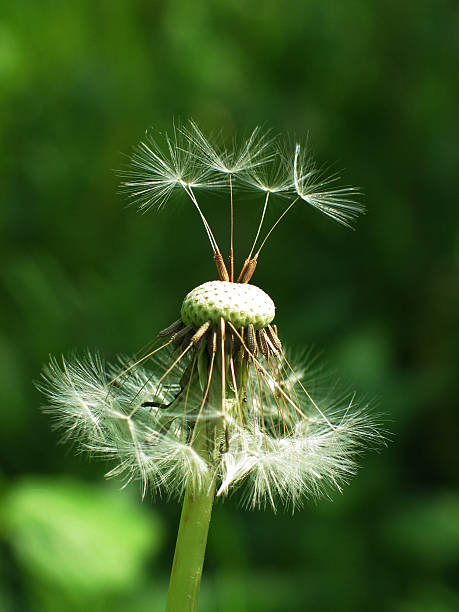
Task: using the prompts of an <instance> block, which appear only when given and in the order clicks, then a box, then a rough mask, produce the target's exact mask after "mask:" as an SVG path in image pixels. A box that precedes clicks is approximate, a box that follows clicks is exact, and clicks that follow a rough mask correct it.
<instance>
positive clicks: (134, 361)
mask: <svg viewBox="0 0 459 612" xmlns="http://www.w3.org/2000/svg"><path fill="white" fill-rule="evenodd" d="M286 151H287V149H286V148H285V147H284V148H282V147H281V146H280V145H279V144H278V141H277V140H276V139H275V138H273V137H272V136H271V135H270V134H269V133H268V132H265V131H263V130H261V129H260V128H255V129H254V130H253V131H252V132H251V133H250V134H249V136H248V138H247V139H246V140H235V142H234V143H233V145H232V146H228V145H227V144H225V143H224V141H223V140H222V139H221V137H219V136H211V137H207V136H205V135H204V134H203V132H202V131H201V129H200V128H199V127H198V125H197V124H196V123H195V122H193V121H190V122H189V123H188V124H185V125H177V126H174V129H173V130H172V132H171V134H165V135H164V136H163V139H162V143H159V142H158V140H157V139H156V138H153V136H152V134H149V135H147V137H146V138H145V140H144V141H143V142H141V143H140V144H139V145H138V146H137V147H136V148H135V150H134V153H133V156H132V162H131V168H130V170H129V171H127V172H126V174H125V179H126V180H125V182H124V187H125V188H126V189H127V190H128V192H129V196H130V198H131V200H132V201H133V202H136V203H137V204H138V205H139V207H140V208H141V209H142V210H146V209H148V208H152V207H155V208H160V207H162V206H163V205H164V204H165V203H166V202H167V200H168V199H169V198H170V197H171V195H172V193H173V192H174V191H178V192H182V193H185V194H186V197H187V198H188V201H189V202H191V204H192V206H193V207H194V209H195V211H196V212H197V213H198V214H199V216H200V218H201V221H202V223H203V226H204V229H205V232H206V234H207V237H208V240H209V242H210V245H211V247H212V251H213V257H214V261H215V264H216V269H217V276H218V280H214V281H208V282H206V283H204V284H202V285H200V286H198V287H196V288H195V289H193V290H192V291H190V292H189V293H188V294H187V295H186V297H185V299H184V301H183V304H182V307H181V309H180V316H179V318H178V319H177V320H176V321H175V322H174V323H172V324H171V325H169V326H168V327H167V328H166V329H164V330H162V331H160V332H159V333H158V335H157V336H156V338H155V339H154V340H153V341H151V342H150V343H148V344H147V345H146V346H145V347H144V348H143V349H142V350H140V351H139V352H138V353H137V354H136V355H134V356H132V357H120V358H119V359H118V361H117V362H116V363H114V364H109V363H106V362H105V361H104V360H103V359H102V358H101V357H99V356H98V355H91V354H87V355H83V356H82V357H78V356H77V355H74V356H71V357H70V358H68V359H65V358H63V359H62V360H61V361H60V362H59V361H58V360H56V359H51V361H50V363H49V365H48V366H47V367H46V368H45V369H44V371H43V380H42V383H41V384H40V385H39V386H40V389H41V390H42V391H43V392H44V394H45V396H46V398H47V405H46V406H45V408H44V410H45V411H46V412H48V413H50V414H51V416H52V419H53V424H54V426H55V427H56V429H58V430H60V431H61V433H62V435H63V439H64V440H72V441H73V442H74V444H75V445H76V446H77V448H78V449H79V450H81V451H86V452H89V453H90V454H92V455H93V456H96V457H100V458H103V459H105V460H106V461H108V462H110V465H111V467H110V469H109V471H108V473H107V477H109V478H110V477H117V478H121V479H122V480H123V481H124V483H125V484H128V483H130V482H132V481H137V482H139V483H140V489H141V494H142V495H145V494H146V493H147V491H150V492H151V493H153V494H156V495H163V496H165V497H166V498H182V497H183V495H184V493H185V491H191V492H192V493H198V492H203V491H207V492H208V491H215V493H216V495H217V497H219V498H221V499H224V498H225V497H227V496H229V495H232V494H233V493H236V492H237V494H238V495H239V496H240V499H241V502H242V503H243V505H244V506H246V507H248V508H256V507H264V506H270V507H271V508H273V509H274V510H276V509H277V508H278V507H280V506H283V507H287V508H290V509H294V508H297V507H301V505H302V503H303V502H304V500H305V499H308V498H315V497H318V496H320V495H329V494H331V493H330V492H331V491H332V490H338V491H339V490H341V487H342V486H343V484H344V483H346V482H347V481H348V479H349V478H350V477H351V476H352V475H353V474H354V473H355V471H356V465H357V461H356V460H357V458H358V456H359V454H360V453H361V451H362V449H363V448H364V447H365V446H366V445H375V444H379V443H381V441H383V440H382V436H381V434H380V433H379V426H378V423H377V422H376V421H375V420H374V418H373V417H372V416H371V412H370V411H369V410H368V406H367V405H366V404H360V403H359V402H358V400H357V399H356V397H355V395H354V394H346V393H343V392H341V391H339V385H337V384H335V383H334V382H330V381H329V379H328V378H327V377H325V376H324V375H323V373H322V369H321V367H320V366H319V365H318V362H317V360H316V359H315V358H314V357H313V356H312V355H311V354H309V353H308V352H307V353H306V354H305V356H304V357H303V359H302V360H301V361H300V362H299V364H298V365H297V366H295V367H294V366H292V365H291V363H290V361H291V359H290V357H289V352H288V351H286V350H285V348H284V346H283V344H282V342H281V340H280V339H279V335H278V331H277V326H276V325H275V324H274V316H275V306H274V302H273V301H272V300H271V298H270V297H269V295H268V294H267V293H265V292H264V291H263V290H262V289H260V288H259V287H257V286H255V285H252V284H250V283H249V281H250V280H251V278H252V276H253V274H254V272H255V269H256V266H257V263H258V260H259V256H260V252H261V250H262V249H263V247H264V245H265V244H266V241H267V240H268V238H269V237H270V236H271V234H272V232H273V230H274V229H275V228H276V226H277V225H278V223H279V222H280V221H281V220H282V219H283V218H284V216H285V215H286V214H287V213H288V211H289V210H290V209H291V208H292V207H293V205H295V203H296V202H297V201H300V200H303V201H305V202H307V203H308V204H310V205H311V206H313V207H315V208H317V209H318V210H319V211H320V212H323V213H324V214H326V215H327V216H329V217H331V218H332V219H334V220H335V221H338V222H339V223H341V224H343V225H347V226H350V225H351V223H352V222H353V221H354V220H355V218H356V216H357V215H358V214H359V213H360V212H362V211H363V207H362V206H361V205H360V204H358V203H356V202H355V201H354V199H353V196H354V195H355V194H356V193H357V192H356V190H355V189H354V188H352V187H337V186H336V181H337V180H338V177H337V176H336V175H333V174H332V175H331V176H327V173H326V172H325V171H324V170H320V169H319V168H318V167H317V166H316V164H315V163H314V162H313V160H312V158H311V156H310V155H309V152H308V151H307V150H306V148H305V147H304V146H303V145H296V146H295V147H294V151H293V152H292V151H290V153H288V152H286ZM237 184H240V185H242V186H245V187H246V188H247V187H248V188H249V189H253V190H254V191H255V192H257V193H260V192H261V194H262V195H261V197H262V202H261V215H260V221H259V223H258V227H257V229H256V231H255V238H254V240H253V243H252V247H251V249H250V251H249V254H248V256H247V257H246V258H245V261H244V264H243V266H242V269H241V271H240V274H239V276H237V274H235V271H234V261H235V259H234V251H233V247H234V211H235V206H234V204H235V194H236V191H235V190H234V189H235V186H236V185H237ZM222 188H225V189H226V188H228V189H229V202H230V215H229V216H230V231H229V237H230V240H229V244H230V249H229V257H228V259H227V260H226V261H228V266H227V265H226V263H225V258H224V256H223V255H222V253H221V251H220V248H219V245H218V242H217V239H216V237H215V235H214V233H213V231H212V229H211V227H210V224H209V223H208V221H207V218H206V217H205V214H204V212H203V209H202V208H201V205H200V203H199V201H198V198H197V195H196V192H197V191H199V190H200V189H210V190H213V189H222ZM271 195H273V196H274V195H282V196H285V197H287V198H290V201H289V202H288V203H287V205H286V207H285V209H284V211H283V212H282V213H281V214H280V216H279V217H278V219H277V221H276V222H275V223H274V224H273V225H272V226H271V228H270V229H269V230H268V231H266V229H264V221H265V214H266V212H267V209H268V206H270V196H271ZM238 197H239V195H238Z"/></svg>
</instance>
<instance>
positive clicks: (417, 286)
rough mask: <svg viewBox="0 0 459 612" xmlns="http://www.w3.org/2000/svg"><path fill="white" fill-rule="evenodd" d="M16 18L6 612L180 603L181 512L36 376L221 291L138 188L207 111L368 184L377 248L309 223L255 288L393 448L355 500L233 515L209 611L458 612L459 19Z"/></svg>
mask: <svg viewBox="0 0 459 612" xmlns="http://www.w3.org/2000/svg"><path fill="white" fill-rule="evenodd" d="M0 6H1V11H0V172H1V182H0V184H1V193H0V206H1V214H0V231H1V244H0V254H1V260H0V261H1V266H0V283H1V284H0V290H1V305H0V308H1V311H0V362H1V367H0V396H1V427H0V455H1V460H2V463H1V471H0V553H1V556H0V610H2V611H5V612H10V611H23V610H24V611H44V612H48V611H49V612H59V611H61V610H71V611H72V610H76V611H78V610H95V611H99V610H100V611H105V610H110V611H111V612H118V611H119V612H124V611H128V610H129V611H131V610H135V611H143V610H145V611H146V610H149V611H150V610H153V611H156V610H158V611H159V610H162V607H163V605H164V600H165V593H166V589H167V579H168V572H169V567H170V563H171V559H172V554H173V545H174V539H175V532H176V527H177V523H178V518H179V508H178V507H177V506H176V505H174V504H167V503H165V502H161V501H159V500H146V501H144V502H143V503H142V502H141V501H140V498H139V491H138V490H137V488H136V487H135V486H133V487H131V488H128V489H127V490H124V491H120V490H119V483H116V482H115V483H114V482H111V483H107V482H105V481H104V479H103V474H104V471H105V469H106V467H107V466H104V465H102V464H98V463H92V462H90V461H88V460H87V459H86V458H84V457H81V456H80V457H79V456H75V455H74V453H73V451H72V450H71V449H69V448H68V447H67V446H65V445H58V444H57V436H56V434H55V433H54V432H52V431H51V429H50V423H49V420H48V418H47V417H46V416H45V415H43V414H42V413H41V412H40V410H39V406H40V404H41V401H42V399H41V397H40V395H39V393H38V392H37V391H36V390H35V388H34V385H33V381H34V380H37V379H38V378H39V375H40V370H41V367H42V364H43V363H44V362H46V361H47V359H48V356H49V354H52V355H59V354H61V353H64V354H67V353H69V352H71V351H72V350H73V349H79V350H85V349H86V348H88V347H89V348H92V349H95V348H98V349H99V350H100V351H101V352H102V353H103V354H104V355H106V356H107V358H113V357H114V355H115V354H116V353H119V352H124V353H132V352H134V351H135V350H136V349H137V348H138V347H140V346H141V345H143V344H144V343H145V342H146V341H147V340H149V339H150V338H151V337H152V336H153V335H154V334H155V333H156V332H157V331H158V330H159V329H161V328H163V327H165V326H166V325H167V324H168V323H169V322H170V321H172V320H174V319H175V318H176V316H177V313H178V309H179V305H180V303H181V300H182V299H183V296H184V294H185V293H186V292H187V291H189V290H190V289H191V288H192V287H194V286H195V285H197V284H199V283H201V282H204V281H205V280H209V279H211V278H214V270H213V265H212V262H211V258H210V257H209V249H208V245H207V244H206V241H205V239H204V236H203V233H202V230H201V228H200V226H199V221H198V219H197V217H196V216H195V215H194V212H193V211H192V209H191V207H190V206H187V205H185V204H182V205H174V204H173V205H172V206H171V207H170V208H169V209H168V210H165V211H164V212H163V213H159V214H148V215H140V214H137V213H136V211H135V210H133V209H126V207H125V204H126V201H125V199H123V197H122V196H120V195H119V193H118V178H117V176H116V174H115V172H114V169H116V168H120V167H121V166H122V165H123V163H124V158H123V154H129V152H130V148H131V146H132V145H133V144H134V143H136V142H137V141H138V140H139V139H141V138H142V136H143V134H144V131H145V129H146V128H147V127H149V126H154V127H156V128H158V129H164V128H166V129H167V128H170V126H171V124H172V120H173V118H183V119H186V118H188V117H189V116H192V117H194V118H195V119H196V120H197V121H199V123H200V124H201V126H202V127H203V128H204V129H206V130H207V129H213V128H220V127H223V128H224V129H225V131H226V132H227V133H228V134H232V133H233V131H235V130H238V131H239V130H244V129H250V128H252V127H253V126H254V125H257V124H260V123H261V124H263V125H265V126H267V127H271V128H273V129H274V130H275V131H279V132H289V133H291V132H295V133H296V134H300V135H304V134H306V133H309V137H310V141H311V143H312V145H313V148H314V151H315V153H316V156H317V158H318V159H319V160H321V161H323V162H326V161H336V162H337V165H338V167H339V168H344V169H345V170H344V171H343V177H344V178H343V180H344V181H345V182H348V183H351V184H358V185H361V186H362V188H363V189H364V192H365V201H366V204H367V206H368V214H367V215H366V216H365V217H364V218H363V219H362V220H361V221H360V223H359V225H358V231H356V232H349V231H346V230H344V229H343V228H341V227H339V226H337V225H335V224H333V223H331V222H330V221H329V220H328V219H327V218H325V217H321V216H320V215H319V214H317V213H315V211H313V210H308V209H306V207H301V206H298V208H297V210H295V212H294V213H293V214H292V217H291V218H290V219H289V221H286V222H285V223H283V224H282V225H281V226H279V230H278V232H277V235H276V236H275V238H274V239H273V240H272V241H271V244H270V246H269V247H267V248H266V251H265V253H264V257H263V260H262V264H260V265H259V268H258V270H257V272H256V277H255V278H254V282H256V284H258V285H260V286H262V287H263V288H265V289H266V290H267V291H268V292H269V293H270V294H271V295H272V297H273V298H274V300H275V301H276V303H277V308H278V310H277V312H278V314H277V322H278V325H279V327H280V330H281V336H282V338H283V339H284V341H285V342H287V343H288V344H289V345H291V346H292V347H293V348H295V349H297V350H301V349H302V347H304V346H308V345H314V346H315V347H317V348H318V349H319V350H323V353H324V355H325V356H326V358H327V360H328V361H329V362H330V363H332V364H333V365H334V366H335V367H337V368H338V370H339V371H340V372H341V373H342V377H343V379H345V380H348V381H350V382H351V384H352V386H353V387H354V388H355V389H357V390H358V391H359V392H360V393H362V394H364V395H367V396H371V397H375V398H377V401H378V403H379V405H380V410H381V411H382V412H384V414H385V418H386V426H387V427H388V429H390V431H391V432H392V435H391V440H390V442H389V444H388V447H387V448H386V449H383V450H382V451H381V452H380V453H379V454H369V455H367V456H366V457H365V458H364V459H363V460H362V469H361V471H360V473H359V475H358V477H357V478H356V479H355V480H354V481H353V482H352V484H351V485H350V486H349V487H347V488H346V489H345V490H344V493H343V494H342V495H336V496H335V497H334V499H333V501H331V502H330V501H323V502H320V503H313V504H309V505H307V506H306V507H305V509H304V510H302V511H300V512H298V513H297V514H295V515H294V516H293V517H292V516H290V515H288V514H282V513H281V514H278V515H277V516H274V515H273V514H272V513H271V512H268V511H266V512H263V511H257V512H246V511H243V510H241V509H240V508H239V507H238V505H237V503H236V502H233V501H229V502H227V503H225V504H217V505H216V507H215V512H214V516H213V522H212V525H211V530H210V537H209V545H208V555H207V561H206V567H205V576H204V579H203V584H202V593H201V599H200V609H201V610H202V611H203V612H206V611H208V612H214V611H218V612H257V611H263V612H270V611H272V612H276V611H279V610H288V611H304V610H320V611H328V610H330V611H336V610H353V611H360V610H362V611H364V610H394V611H396V612H449V611H453V610H458V609H459V593H458V591H457V590H456V589H455V586H457V585H455V578H457V576H458V575H459V492H458V488H457V485H458V473H459V469H458V468H459V465H458V435H457V433H458V408H459V406H458V401H457V391H458V385H457V375H458V374H457V370H458V352H459V349H458V346H459V334H458V318H457V317H458V309H459V289H458V288H459V283H458V272H459V206H458V196H457V194H458V187H457V173H458V167H459V153H458V142H459V122H458V108H459V95H458V94H459V79H458V74H459V61H458V59H459V36H458V32H459V6H458V4H457V2H455V1H454V0H440V1H438V2H429V1H428V0H405V1H404V2H399V1H398V0H397V1H396V0H388V1H386V2H384V3H376V2H368V1H367V0H350V1H347V2H331V1H330V0H310V1H304V0H293V1H290V2H284V3H281V2H278V1H275V0H266V1H265V2H263V3H250V2H238V1H237V0H216V1H215V2H208V1H205V0H194V1H193V2H190V1H189V0H171V1H166V0H164V1H163V2H160V1H159V2H148V1H146V0H129V1H128V0H122V1H120V2H109V1H107V0H105V1H100V2H94V1H93V0H80V1H79V2H72V3H62V2H57V1H52V0H40V1H26V0H16V1H14V2H11V1H9V2H8V1H3V2H0ZM216 204H218V206H215V207H212V211H211V215H212V218H213V220H214V222H215V226H216V232H217V234H218V233H219V232H220V234H221V235H225V233H226V231H227V222H228V219H227V211H226V209H223V208H222V207H221V206H220V205H219V204H220V203H219V202H216ZM239 212H240V215H241V216H240V217H239V219H240V221H239V224H238V226H237V232H238V237H239V239H240V244H242V245H244V246H245V245H246V244H247V243H248V239H249V236H251V235H253V229H252V228H253V223H254V222H255V221H254V220H255V213H256V203H255V202H254V203H253V205H252V203H251V204H250V206H247V207H245V208H242V207H241V208H240V209H239ZM243 254H244V253H242V252H240V254H239V256H240V257H242V255H243Z"/></svg>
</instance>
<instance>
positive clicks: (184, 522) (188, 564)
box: [166, 432, 215, 612]
mask: <svg viewBox="0 0 459 612" xmlns="http://www.w3.org/2000/svg"><path fill="white" fill-rule="evenodd" d="M199 447H200V448H199ZM195 450H197V451H198V450H200V451H201V454H202V453H203V452H204V453H207V452H208V450H207V440H206V438H205V436H204V434H203V432H200V435H198V436H197V437H196V441H195ZM214 499H215V478H212V481H211V482H210V483H209V485H208V486H207V487H206V488H204V489H203V490H200V491H198V492H197V491H196V490H195V489H194V488H193V486H192V485H191V486H189V487H188V489H187V491H186V493H185V500H184V502H183V508H182V515H181V517H180V526H179V531H178V535H177V543H176V545H175V554H174V561H173V564H172V571H171V577H170V582H169V592H168V595H167V606H166V612H194V611H195V610H196V606H197V601H198V594H199V587H200V584H201V575H202V567H203V564H204V555H205V551H206V545H207V534H208V531H209V523H210V517H211V515H212V506H213V503H214Z"/></svg>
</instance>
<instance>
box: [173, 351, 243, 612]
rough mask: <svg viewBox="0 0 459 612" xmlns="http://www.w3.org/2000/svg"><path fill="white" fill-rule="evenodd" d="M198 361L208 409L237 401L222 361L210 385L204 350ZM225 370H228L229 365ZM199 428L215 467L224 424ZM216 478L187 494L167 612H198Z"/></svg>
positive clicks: (198, 440) (197, 446) (200, 443)
mask: <svg viewBox="0 0 459 612" xmlns="http://www.w3.org/2000/svg"><path fill="white" fill-rule="evenodd" d="M198 359H200V361H198V380H197V381H196V384H199V385H200V387H199V388H200V389H201V392H203V393H204V390H205V389H206V387H207V386H209V389H208V398H207V401H206V406H207V403H209V404H210V405H214V406H220V405H221V404H223V403H224V402H225V398H226V399H228V398H229V399H234V395H235V394H234V390H233V389H232V388H231V386H227V384H228V379H227V378H225V380H226V384H225V386H226V389H224V390H223V389H222V385H221V360H220V367H218V366H216V367H215V369H214V371H213V374H214V375H213V377H212V380H211V382H210V383H209V382H208V376H210V372H209V370H208V368H209V363H208V361H207V356H206V354H205V353H204V350H202V351H201V353H200V354H199V356H198ZM224 363H225V362H224ZM225 369H227V364H226V363H225ZM238 370H239V368H238ZM238 375H239V372H238ZM192 384H194V383H193V381H190V385H192ZM222 395H223V399H222ZM195 427H196V430H195V431H196V437H195V439H194V442H193V448H194V450H195V451H196V452H197V453H198V454H199V455H200V456H201V457H202V458H203V459H204V460H205V461H206V463H208V464H210V465H212V457H213V455H214V453H215V449H216V448H219V446H220V444H222V443H223V438H222V436H223V422H220V419H217V420H216V421H214V422H212V421H210V420H207V421H206V419H205V418H203V419H202V420H201V419H198V422H197V423H196V426H195ZM215 478H216V475H213V476H212V477H211V480H209V482H208V483H207V486H204V487H202V489H201V490H198V491H196V487H195V486H194V485H193V483H191V484H190V485H189V486H188V487H187V490H186V492H185V499H184V502H183V508H182V515H181V517H180V526H179V531H178V535H177V542H176V545H175V553H174V561H173V564H172V571H171V577H170V582H169V591H168V594H167V605H166V612H195V610H196V607H197V601H198V594H199V587H200V584H201V575H202V567H203V564H204V555H205V551H206V544H207V534H208V532H209V523H210V517H211V515H212V506H213V503H214V499H215Z"/></svg>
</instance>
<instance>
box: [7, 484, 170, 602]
mask: <svg viewBox="0 0 459 612" xmlns="http://www.w3.org/2000/svg"><path fill="white" fill-rule="evenodd" d="M2 515H3V516H2V518H3V520H2V523H3V525H2V527H3V529H2V531H3V535H4V538H5V539H6V540H7V541H8V542H9V544H10V545H11V548H12V550H13V551H14V553H15V556H16V558H17V561H18V563H19V564H20V565H21V567H22V568H23V569H24V570H25V575H26V577H28V578H29V579H30V580H31V581H32V582H33V583H34V586H35V587H38V589H37V596H38V597H39V596H40V595H41V591H42V590H43V583H44V585H45V586H48V585H52V586H53V589H54V590H55V594H56V593H57V594H58V595H59V599H60V603H59V604H58V605H56V601H55V600H54V598H52V599H51V600H50V601H46V599H45V600H44V601H42V602H41V608H42V609H46V610H54V609H55V610H59V609H62V606H63V602H65V608H66V609H69V608H71V609H76V610H81V609H82V608H83V607H85V606H87V605H88V602H90V601H91V602H92V603H91V607H92V608H93V609H94V607H99V606H98V601H100V599H102V596H103V597H104V598H105V599H106V598H107V597H108V596H109V595H112V600H114V597H113V594H116V596H117V597H116V598H118V597H119V595H120V593H121V594H122V593H123V592H125V591H128V590H130V589H131V590H132V589H133V588H134V587H136V586H138V585H139V584H140V583H141V579H142V578H143V577H144V572H143V570H144V565H145V559H146V557H151V556H152V555H153V554H155V553H157V551H158V548H159V545H160V544H161V541H162V533H161V532H162V530H161V527H160V521H159V520H158V518H157V517H156V515H153V514H152V513H149V512H148V510H147V508H143V507H140V506H138V505H137V504H135V503H133V502H132V500H130V499H129V498H128V497H127V496H121V495H118V494H116V492H113V491H106V490H100V489H96V488H95V487H90V486H87V485H83V484H80V483H77V482H72V481H61V480H47V481H43V480H39V479H36V478H35V479H29V480H26V481H24V482H19V483H18V484H16V485H15V486H14V487H13V488H12V489H11V490H10V492H9V494H8V495H7V496H6V498H5V500H4V505H3V510H2ZM111 605H112V604H111ZM107 609H109V608H108V607H107Z"/></svg>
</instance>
